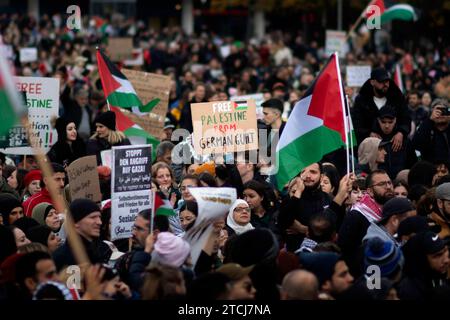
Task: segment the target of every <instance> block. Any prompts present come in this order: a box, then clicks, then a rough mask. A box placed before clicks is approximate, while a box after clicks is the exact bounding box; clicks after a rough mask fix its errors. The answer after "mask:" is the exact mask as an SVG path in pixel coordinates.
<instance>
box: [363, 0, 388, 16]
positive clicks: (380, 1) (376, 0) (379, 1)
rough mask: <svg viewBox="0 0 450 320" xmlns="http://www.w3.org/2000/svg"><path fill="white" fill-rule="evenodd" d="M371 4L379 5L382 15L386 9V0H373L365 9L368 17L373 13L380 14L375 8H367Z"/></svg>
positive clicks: (364, 12)
mask: <svg viewBox="0 0 450 320" xmlns="http://www.w3.org/2000/svg"><path fill="white" fill-rule="evenodd" d="M370 6H377V7H378V8H379V9H380V15H382V14H383V12H384V11H385V6H384V1H383V0H372V2H370V3H369V5H368V6H367V8H366V10H364V11H363V14H364V15H365V17H366V19H369V18H370V17H372V16H373V15H378V14H377V13H378V12H377V11H375V10H367V9H368V8H369V7H370Z"/></svg>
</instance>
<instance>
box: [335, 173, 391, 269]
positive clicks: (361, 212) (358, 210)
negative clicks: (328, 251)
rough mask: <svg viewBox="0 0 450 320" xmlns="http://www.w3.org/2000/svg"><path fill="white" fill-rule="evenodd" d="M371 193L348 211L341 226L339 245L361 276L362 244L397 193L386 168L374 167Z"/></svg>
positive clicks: (346, 258)
mask: <svg viewBox="0 0 450 320" xmlns="http://www.w3.org/2000/svg"><path fill="white" fill-rule="evenodd" d="M366 186H367V191H366V192H367V193H366V194H365V195H364V196H363V197H362V198H361V200H360V201H359V202H357V203H356V204H355V205H354V206H353V207H352V208H351V209H350V211H349V212H348V213H347V215H346V216H345V218H344V221H343V222H342V225H341V228H340V230H339V236H338V245H339V247H340V248H341V250H342V256H343V258H344V260H345V261H346V262H347V265H348V266H349V268H350V272H351V274H352V275H354V276H356V277H359V275H360V274H361V270H360V263H359V262H360V261H361V257H360V250H359V248H360V246H361V242H362V239H363V238H364V236H365V235H366V233H367V229H368V228H369V226H370V223H371V222H378V221H380V220H381V219H382V210H383V205H384V204H385V203H386V202H387V201H388V200H389V199H392V198H393V197H394V190H393V185H392V181H391V179H390V178H389V176H388V174H387V173H386V171H384V170H381V169H378V170H374V171H372V173H370V174H369V175H368V176H367V179H366Z"/></svg>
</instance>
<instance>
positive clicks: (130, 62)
mask: <svg viewBox="0 0 450 320" xmlns="http://www.w3.org/2000/svg"><path fill="white" fill-rule="evenodd" d="M123 64H124V65H125V66H142V65H143V64H144V50H142V48H137V49H133V50H132V51H131V58H130V59H127V60H125V61H124V62H123Z"/></svg>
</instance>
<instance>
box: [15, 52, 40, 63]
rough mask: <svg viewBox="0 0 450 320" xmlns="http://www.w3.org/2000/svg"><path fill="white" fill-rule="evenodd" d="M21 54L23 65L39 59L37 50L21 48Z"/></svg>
mask: <svg viewBox="0 0 450 320" xmlns="http://www.w3.org/2000/svg"><path fill="white" fill-rule="evenodd" d="M19 52H20V57H19V58H20V62H21V63H27V62H34V61H37V59H38V50H37V48H21V49H20V51H19Z"/></svg>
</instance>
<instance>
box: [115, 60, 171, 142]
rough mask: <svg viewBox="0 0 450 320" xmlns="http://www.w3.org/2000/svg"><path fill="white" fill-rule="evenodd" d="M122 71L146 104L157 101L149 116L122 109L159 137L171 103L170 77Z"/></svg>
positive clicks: (146, 129)
mask: <svg viewBox="0 0 450 320" xmlns="http://www.w3.org/2000/svg"><path fill="white" fill-rule="evenodd" d="M121 71H122V73H123V74H124V75H125V77H127V78H128V80H129V81H130V82H131V84H132V85H133V88H134V90H136V93H137V95H138V97H139V99H141V101H142V103H143V104H144V105H146V104H147V103H149V102H150V101H155V103H157V104H156V106H155V107H154V108H153V109H152V111H151V112H150V113H149V114H148V115H147V116H138V115H136V114H133V113H131V112H129V111H128V110H123V109H121V111H122V112H123V113H125V114H126V115H127V116H128V117H129V118H130V119H131V120H132V121H134V122H135V123H136V124H138V125H139V126H141V127H142V128H143V129H144V130H145V131H147V132H148V133H150V134H151V135H152V136H154V137H156V138H158V139H159V138H160V137H161V134H162V131H163V127H164V120H165V118H166V113H167V109H168V105H169V92H170V82H171V80H170V77H168V76H164V75H160V74H155V73H149V72H142V71H136V70H130V69H122V70H121Z"/></svg>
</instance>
